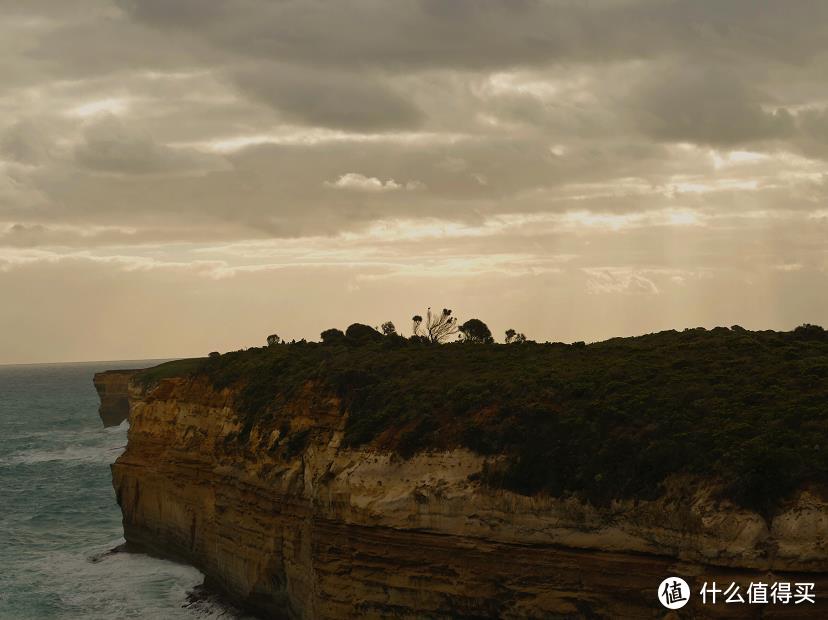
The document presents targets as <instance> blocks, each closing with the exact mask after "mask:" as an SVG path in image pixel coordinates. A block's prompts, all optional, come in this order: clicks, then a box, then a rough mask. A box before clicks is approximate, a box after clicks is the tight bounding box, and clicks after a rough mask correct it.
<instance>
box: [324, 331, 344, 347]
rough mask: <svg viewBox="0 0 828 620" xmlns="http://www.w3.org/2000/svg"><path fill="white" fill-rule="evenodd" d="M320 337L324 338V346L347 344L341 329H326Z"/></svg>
mask: <svg viewBox="0 0 828 620" xmlns="http://www.w3.org/2000/svg"><path fill="white" fill-rule="evenodd" d="M319 336H320V337H321V338H322V344H342V343H343V342H345V333H344V332H343V331H342V330H341V329H336V328H331V329H326V330H325V331H324V332H322V333H321V334H319Z"/></svg>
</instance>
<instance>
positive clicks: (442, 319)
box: [411, 308, 457, 344]
mask: <svg viewBox="0 0 828 620" xmlns="http://www.w3.org/2000/svg"><path fill="white" fill-rule="evenodd" d="M411 320H412V322H413V330H414V335H415V336H420V337H423V338H426V339H427V340H428V341H429V342H432V343H434V344H440V343H442V342H445V341H446V340H448V339H449V338H450V337H451V336H453V335H455V334H456V333H457V319H456V318H455V317H453V316H451V310H449V309H448V308H443V311H442V312H441V313H440V314H436V313H433V312H432V311H431V308H429V309H428V312H426V319H425V321H423V317H421V316H420V315H419V314H416V315H414V317H412V319H411Z"/></svg>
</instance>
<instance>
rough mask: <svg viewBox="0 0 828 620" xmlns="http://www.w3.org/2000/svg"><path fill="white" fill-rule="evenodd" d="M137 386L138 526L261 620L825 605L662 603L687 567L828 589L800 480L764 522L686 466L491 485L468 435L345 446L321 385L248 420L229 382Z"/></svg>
mask: <svg viewBox="0 0 828 620" xmlns="http://www.w3.org/2000/svg"><path fill="white" fill-rule="evenodd" d="M129 394H130V400H131V425H130V430H129V442H128V446H127V449H126V451H125V452H124V454H123V455H122V456H121V457H120V458H119V459H118V460H117V462H116V463H115V464H114V465H113V467H112V472H113V484H114V487H115V491H116V494H117V499H118V503H119V504H120V506H121V509H122V511H123V521H124V535H125V537H126V539H127V541H128V542H130V543H132V544H135V545H140V546H142V547H144V548H146V549H148V550H150V551H154V552H157V553H162V554H165V555H172V556H175V557H178V558H180V559H183V560H184V561H187V562H189V563H192V564H194V565H195V566H197V567H198V568H199V569H201V570H202V571H203V572H204V573H205V574H206V575H207V581H208V582H209V583H210V584H212V585H213V586H215V587H217V588H219V589H221V590H222V591H224V592H225V593H226V594H228V595H229V596H231V597H232V598H234V599H235V600H237V601H239V602H241V603H242V604H244V605H245V606H246V607H247V608H249V609H251V610H254V611H256V612H257V613H259V614H260V615H262V616H263V617H274V618H331V619H341V618H389V617H394V618H483V617H490V618H580V617H585V618H647V617H658V618H662V617H670V618H677V617H697V618H699V617H701V618H706V617H751V618H759V617H763V618H774V617H791V618H802V617H819V613H818V610H820V609H822V607H821V605H822V604H823V603H824V601H823V600H821V599H820V601H819V602H818V603H817V605H816V606H812V608H811V607H808V608H806V607H807V605H810V604H806V607H803V606H802V605H797V606H793V605H791V604H789V605H748V604H743V605H724V604H719V605H716V606H711V605H706V606H705V605H702V604H701V601H700V599H699V597H698V596H697V595H695V594H694V596H693V599H692V600H691V603H690V604H689V605H688V606H687V607H685V608H684V609H682V610H680V611H678V612H667V610H666V609H664V608H662V607H661V606H660V604H659V602H658V600H657V597H656V589H657V586H658V584H659V583H660V582H661V581H662V579H664V578H666V577H668V576H673V575H676V576H681V577H684V578H685V579H686V580H687V581H688V582H690V584H691V586H692V587H693V589H694V590H695V591H696V592H697V591H698V589H699V588H700V587H701V585H702V583H703V582H705V581H708V582H710V581H713V580H716V581H717V582H718V583H720V584H721V583H725V584H728V585H729V584H730V583H731V582H738V583H741V584H742V585H743V589H744V586H745V585H746V584H748V583H749V582H751V581H761V582H763V583H769V582H773V581H789V582H814V583H815V584H816V586H815V590H816V593H817V596H818V597H821V596H822V594H823V593H825V592H828V574H826V572H825V571H828V504H826V503H825V502H824V501H823V500H821V499H820V498H819V497H817V496H816V495H815V494H811V493H809V492H803V493H802V494H801V495H800V496H799V498H798V500H797V501H796V502H795V503H793V504H791V505H789V506H787V508H785V509H784V510H783V511H782V512H781V513H780V514H778V516H776V517H775V518H773V519H772V520H771V521H769V522H768V521H766V519H764V518H763V517H761V516H759V515H757V514H755V513H752V512H749V511H746V510H743V509H740V508H738V507H737V506H735V505H733V504H731V503H729V502H726V501H720V500H717V496H716V492H715V488H714V487H713V486H712V485H709V484H707V485H705V484H703V483H700V482H698V481H693V480H691V479H685V480H679V479H676V480H674V481H673V482H672V486H671V488H670V489H669V490H668V492H667V493H666V494H665V496H664V497H663V498H661V499H659V500H657V501H637V502H636V501H619V502H614V503H612V504H611V505H609V506H605V507H602V508H597V507H594V506H591V505H588V504H585V503H581V502H579V501H575V500H559V499H555V498H549V497H526V496H521V495H517V494H514V493H511V492H507V491H502V490H493V489H490V488H488V487H486V486H485V485H482V484H481V482H480V474H481V471H482V469H483V468H484V465H485V459H484V458H483V457H481V456H479V455H476V454H474V453H471V452H469V451H466V450H460V449H457V450H452V451H446V452H439V453H422V454H419V455H416V456H414V457H412V458H410V459H407V460H406V459H402V458H400V457H398V456H395V455H393V454H386V453H382V452H378V451H375V450H369V449H349V448H345V447H343V446H342V445H341V442H342V437H343V427H344V423H345V419H346V415H347V412H342V411H341V407H340V403H339V402H338V400H337V399H336V398H335V397H333V396H331V395H329V394H326V393H324V392H320V391H318V390H317V389H316V388H315V387H314V385H312V384H307V385H306V386H305V388H304V389H303V390H302V391H301V393H298V394H294V395H293V396H292V397H291V398H289V399H288V400H287V401H286V402H285V403H284V404H283V406H281V407H280V408H279V410H278V411H275V412H272V413H271V414H268V415H266V416H262V417H261V418H259V419H258V420H256V421H255V422H254V423H250V422H247V423H246V421H245V419H244V418H243V416H240V415H238V413H237V411H236V409H235V406H234V398H235V394H234V392H233V390H231V389H224V390H216V389H214V388H213V387H211V385H209V384H208V383H207V382H206V381H204V380H201V379H181V378H177V379H164V380H162V381H160V383H158V384H157V385H155V386H152V387H149V388H144V387H141V386H138V385H136V384H134V383H133V384H132V385H131V386H130V388H129ZM495 461H496V459H495ZM492 465H493V463H492V462H490V463H489V466H492ZM494 465H496V463H494ZM668 613H669V614H671V615H666V614H668ZM813 614H816V615H813Z"/></svg>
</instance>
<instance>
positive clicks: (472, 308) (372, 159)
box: [0, 0, 828, 363]
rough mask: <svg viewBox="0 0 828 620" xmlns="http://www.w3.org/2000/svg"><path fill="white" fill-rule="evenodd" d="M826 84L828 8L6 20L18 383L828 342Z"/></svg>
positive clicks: (377, 3)
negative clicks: (690, 345)
mask: <svg viewBox="0 0 828 620" xmlns="http://www.w3.org/2000/svg"><path fill="white" fill-rule="evenodd" d="M826 75H828V3H826V2H824V0H785V1H784V2H780V1H776V0H583V1H575V0H500V1H497V0H451V1H450V2H448V1H445V0H394V1H390V0H347V1H346V0H342V1H326V0H280V1H278V2H273V1H270V0H174V1H171V0H73V1H72V2H66V1H65V0H27V1H26V2H19V1H17V0H14V1H11V0H0V363H28V362H50V361H69V360H106V359H140V358H158V357H176V356H189V355H205V354H206V353H208V352H209V351H213V350H218V351H227V350H235V349H239V348H242V347H249V346H254V345H256V346H258V345H263V344H264V341H265V337H266V336H267V335H268V334H271V333H277V334H279V335H280V336H281V337H283V338H286V339H288V340H289V339H292V338H295V339H300V338H308V339H316V338H318V334H319V332H320V331H322V330H323V329H327V328H330V327H339V328H342V329H344V328H345V327H346V326H347V325H348V324H350V323H352V322H363V323H368V324H370V325H379V324H380V323H382V322H384V321H387V320H391V321H393V322H394V323H395V324H396V325H397V327H398V329H399V330H400V331H401V332H402V333H404V334H407V333H410V328H411V325H410V318H411V316H412V315H414V314H424V313H425V309H426V307H428V306H432V307H435V308H443V307H448V308H452V309H453V310H454V312H455V314H456V315H457V316H458V317H459V318H460V320H461V321H463V320H465V319H468V318H472V317H476V318H480V319H482V320H483V321H485V322H486V323H487V324H488V325H489V326H490V327H491V328H492V331H493V333H494V334H495V336H496V337H498V338H500V339H502V334H503V331H504V330H505V329H507V328H514V329H517V330H518V331H522V332H524V333H525V334H526V335H527V336H528V337H529V338H532V339H535V340H539V341H545V340H550V341H574V340H585V341H588V342H589V341H595V340H602V339H606V338H609V337H613V336H627V335H635V334H642V333H648V332H653V331H660V330H664V329H683V328H686V327H695V326H703V327H708V328H710V327H714V326H717V325H725V326H729V325H734V324H739V325H742V326H744V327H747V328H750V329H785V330H787V329H792V328H793V327H795V326H796V325H798V324H801V323H804V322H810V323H818V324H823V325H825V324H828V286H826V284H828V272H826V269H828V253H827V252H826V250H828V246H826V243H828V200H826V198H828V184H827V183H826V159H828V81H826V80H825V76H826Z"/></svg>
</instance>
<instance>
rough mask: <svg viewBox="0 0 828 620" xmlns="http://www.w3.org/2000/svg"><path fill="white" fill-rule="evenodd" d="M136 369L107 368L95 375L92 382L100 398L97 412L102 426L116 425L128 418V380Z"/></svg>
mask: <svg viewBox="0 0 828 620" xmlns="http://www.w3.org/2000/svg"><path fill="white" fill-rule="evenodd" d="M136 372H138V371H137V370H108V371H106V372H99V373H97V374H96V375H95V377H94V379H93V383H94V384H95V389H96V390H97V391H98V396H99V397H100V399H101V406H100V407H99V408H98V413H99V414H100V416H101V421H102V422H103V425H104V426H118V425H119V424H120V423H121V422H123V421H124V420H128V419H129V394H128V386H129V380H130V379H131V378H132V377H133V376H134V375H135V373H136Z"/></svg>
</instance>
